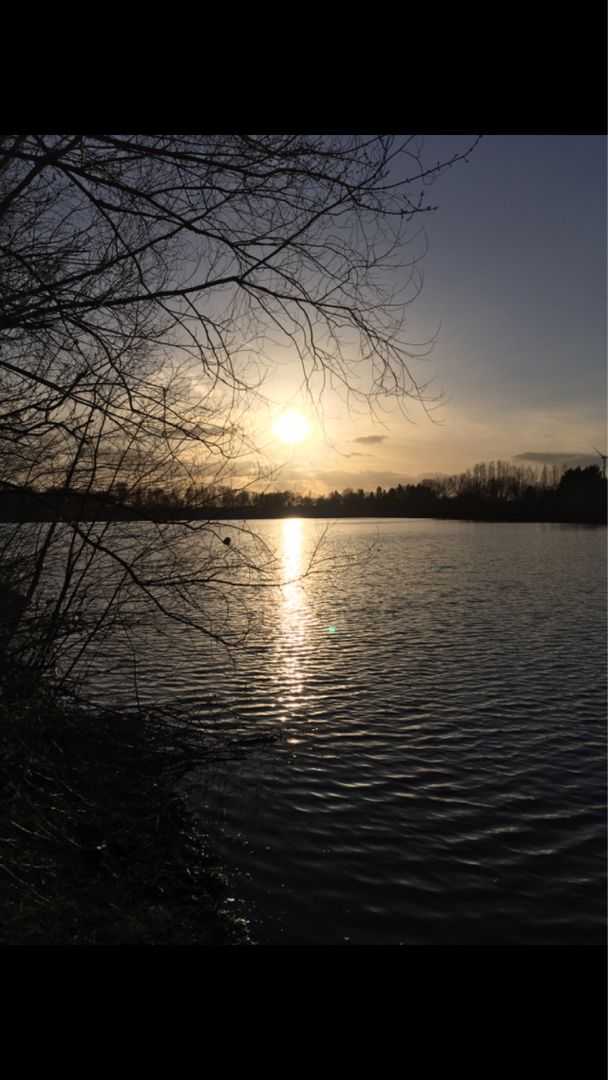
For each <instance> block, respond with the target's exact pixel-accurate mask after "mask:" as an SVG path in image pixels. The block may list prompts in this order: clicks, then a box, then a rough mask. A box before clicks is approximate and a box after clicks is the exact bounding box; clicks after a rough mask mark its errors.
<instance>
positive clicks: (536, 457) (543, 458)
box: [513, 450, 598, 465]
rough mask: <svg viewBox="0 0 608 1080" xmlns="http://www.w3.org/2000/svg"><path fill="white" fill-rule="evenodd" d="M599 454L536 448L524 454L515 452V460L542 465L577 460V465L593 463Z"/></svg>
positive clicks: (564, 463) (567, 462) (562, 463)
mask: <svg viewBox="0 0 608 1080" xmlns="http://www.w3.org/2000/svg"><path fill="white" fill-rule="evenodd" d="M597 456H598V455H597V454H570V453H568V451H567V450H558V451H557V452H555V451H551V453H541V452H537V451H536V450H526V451H524V453H523V454H513V459H514V460H515V461H537V462H539V463H540V464H541V465H567V464H570V463H572V462H576V464H577V465H582V464H592V463H593V462H594V461H595V459H596V457H597Z"/></svg>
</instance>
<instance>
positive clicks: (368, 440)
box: [353, 435, 386, 446]
mask: <svg viewBox="0 0 608 1080" xmlns="http://www.w3.org/2000/svg"><path fill="white" fill-rule="evenodd" d="M385 439H386V435H359V436H358V437H357V438H356V439H353V442H358V443H364V444H365V445H366V446H372V445H373V444H374V443H382V442H384V440H385Z"/></svg>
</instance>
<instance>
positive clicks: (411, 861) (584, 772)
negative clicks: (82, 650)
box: [140, 519, 606, 945]
mask: <svg viewBox="0 0 608 1080" xmlns="http://www.w3.org/2000/svg"><path fill="white" fill-rule="evenodd" d="M255 528H256V529H259V530H262V531H263V532H264V535H265V536H266V537H267V538H268V539H269V540H271V541H272V542H276V544H277V545H278V547H279V550H280V553H281V558H282V561H283V569H284V572H285V577H287V578H295V577H297V576H298V574H299V573H301V571H302V570H303V569H304V567H305V565H306V556H307V552H308V550H309V549H310V548H311V546H312V545H313V544H314V543H315V540H316V539H317V537H318V534H319V528H320V524H319V522H316V521H314V520H313V521H311V520H308V521H306V520H304V521H297V520H291V519H290V520H285V521H272V522H263V523H259V524H256V526H255ZM605 543H606V533H605V530H604V529H602V528H594V527H585V526H577V525H554V524H550V525H549V524H495V523H475V522H445V521H431V520H409V521H403V520H401V521H381V522H370V521H368V520H357V521H342V522H338V523H336V524H335V525H333V526H332V528H331V531H330V534H329V537H328V538H326V540H325V547H324V553H325V554H329V555H331V553H332V552H336V553H342V552H343V551H344V550H345V549H346V548H349V547H353V548H356V549H358V550H360V549H361V548H362V546H363V547H367V546H373V549H374V550H373V552H371V554H370V555H369V557H368V558H367V559H366V560H364V561H363V562H362V563H360V564H358V565H356V566H354V567H353V568H351V570H350V571H348V570H347V571H345V572H342V573H335V574H333V575H330V576H329V577H327V576H323V575H320V576H314V575H313V576H311V577H308V578H306V579H305V580H303V581H302V582H300V583H292V584H289V585H287V586H286V587H284V588H283V589H282V590H281V591H280V592H265V593H263V594H261V595H260V596H257V595H256V594H252V596H251V598H250V603H251V605H252V607H253V608H254V613H255V616H256V630H255V632H254V633H253V635H252V637H251V638H250V642H249V648H248V649H246V650H245V651H244V652H243V653H242V655H241V656H240V658H239V660H238V665H237V669H236V671H232V670H231V669H230V668H229V666H228V665H227V664H225V662H224V661H223V660H222V658H221V657H218V654H217V653H216V652H213V651H212V650H211V649H209V648H207V647H205V646H203V645H201V643H200V642H199V641H198V640H194V639H193V638H192V637H191V636H189V635H188V634H187V633H186V632H185V631H184V629H183V628H180V629H176V630H175V636H174V638H173V639H169V640H167V641H166V643H165V645H164V647H163V649H161V650H160V651H159V650H158V648H157V649H156V650H155V652H154V656H153V657H150V660H149V663H148V665H147V666H146V665H144V668H143V669H142V671H141V673H140V679H141V680H142V682H146V681H147V684H148V685H149V686H150V687H152V688H154V687H156V689H157V690H158V689H159V688H162V691H163V693H164V694H165V695H166V696H168V697H172V696H173V697H181V698H182V699H184V700H187V701H189V702H190V703H191V704H196V701H197V697H200V696H201V695H205V694H207V693H208V692H209V688H210V685H211V687H212V688H213V689H214V690H218V691H219V690H221V691H222V693H223V695H224V696H225V698H227V699H228V700H229V701H230V702H232V703H233V705H234V707H235V708H237V709H238V711H239V712H240V714H241V715H242V716H243V718H244V719H245V720H247V721H248V722H249V723H250V724H251V725H253V724H254V723H264V724H266V725H270V726H271V727H272V728H273V729H274V730H278V731H279V732H280V739H279V740H278V741H277V742H276V743H275V744H274V745H273V746H272V747H269V748H265V749H263V750H259V751H257V752H254V753H252V754H251V755H250V756H249V757H248V758H247V759H246V760H245V761H241V762H238V763H236V764H235V765H234V766H233V767H231V769H230V770H226V769H225V768H223V767H222V768H217V769H215V771H214V772H213V773H212V774H211V775H210V774H209V773H207V772H206V773H205V774H204V775H201V776H198V777H197V776H195V777H192V778H191V779H192V781H193V784H192V789H191V790H192V799H193V805H194V806H195V808H196V809H197V811H199V812H200V813H201V814H203V815H204V817H205V819H206V820H207V819H209V818H210V817H211V819H212V820H213V821H214V822H215V826H216V829H217V837H216V847H218V848H219V852H220V855H221V857H222V859H223V861H224V863H225V865H226V869H227V872H228V875H229V878H230V898H231V899H230V903H232V904H233V905H234V908H235V910H237V911H238V912H239V913H240V914H243V915H245V916H246V917H247V918H248V919H249V921H250V925H251V932H252V936H253V938H254V940H255V941H257V942H259V943H260V944H296V945H311V944H312V945H339V944H348V943H351V944H386V945H399V944H404V945H415V944H462V945H471V944H473V945H475V944H479V945H489V944H550V943H562V942H577V943H598V942H601V941H602V940H603V936H604V933H605V902H604V899H605V856H606V846H605V840H606V830H605V810H604V804H605V779H606V776H605V718H606V712H605V708H606V706H605V697H606V695H605V656H606V651H605V650H606V616H605V595H606V593H605Z"/></svg>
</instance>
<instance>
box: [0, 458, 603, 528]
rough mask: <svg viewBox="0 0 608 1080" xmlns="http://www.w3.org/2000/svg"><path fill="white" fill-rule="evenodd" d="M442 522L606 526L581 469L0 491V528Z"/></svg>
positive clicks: (599, 490)
mask: <svg viewBox="0 0 608 1080" xmlns="http://www.w3.org/2000/svg"><path fill="white" fill-rule="evenodd" d="M293 514H297V515H299V516H301V517H329V518H336V517H443V518H473V519H482V520H488V521H581V522H605V521H606V478H605V477H604V476H603V475H602V472H601V470H600V469H599V468H598V467H597V466H596V465H590V466H588V467H586V468H580V467H577V468H570V469H565V470H564V469H563V468H561V469H558V468H553V469H552V470H551V471H549V470H548V469H547V468H544V469H543V470H542V472H538V471H536V470H534V469H532V468H530V467H526V466H521V465H512V464H510V463H509V462H503V461H496V462H494V461H492V462H490V463H489V464H487V465H486V464H480V465H475V467H474V468H473V469H472V470H468V471H467V472H465V473H460V474H458V475H455V476H449V477H439V478H434V479H429V480H424V481H423V482H422V483H418V484H397V486H396V487H390V488H388V489H385V488H382V487H377V488H376V490H375V491H363V490H362V489H361V488H359V489H358V490H357V491H355V490H353V489H352V488H346V489H344V490H343V491H332V492H331V493H330V494H329V495H319V496H313V495H300V494H297V493H296V492H293V491H264V492H259V491H252V490H249V489H241V490H234V489H232V488H228V487H222V488H217V487H214V488H209V487H204V486H201V487H197V486H194V485H193V486H191V487H189V488H187V489H185V490H184V491H181V492H180V491H177V490H174V489H169V490H167V489H165V488H162V487H152V488H149V489H145V490H144V489H141V488H134V489H129V488H128V486H127V485H126V484H116V485H114V487H113V488H112V489H111V490H109V491H87V492H83V491H78V490H73V489H69V488H53V489H49V490H45V491H36V490H35V489H33V488H28V489H25V490H19V491H16V490H13V491H6V490H5V491H0V521H48V520H56V519H64V520H81V521H91V520H100V521H108V520H137V519H141V518H152V519H154V520H171V519H178V518H182V519H184V518H189V519H200V518H207V517H208V518H269V517H286V516H289V515H293Z"/></svg>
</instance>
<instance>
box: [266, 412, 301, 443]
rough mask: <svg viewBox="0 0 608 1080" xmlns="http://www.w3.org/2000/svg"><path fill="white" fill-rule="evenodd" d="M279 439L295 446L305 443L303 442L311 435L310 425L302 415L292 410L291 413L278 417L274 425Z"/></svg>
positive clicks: (273, 427) (273, 428)
mask: <svg viewBox="0 0 608 1080" xmlns="http://www.w3.org/2000/svg"><path fill="white" fill-rule="evenodd" d="M272 430H273V431H274V433H275V435H276V437H277V439H280V440H281V442H284V443H289V444H290V445H294V444H295V443H300V442H303V440H304V439H305V438H306V437H307V436H308V435H309V434H310V424H309V423H308V420H306V418H305V417H304V416H302V413H299V412H296V411H295V410H294V409H290V411H289V412H285V413H283V414H282V416H279V417H277V419H276V420H275V421H274V423H273V425H272Z"/></svg>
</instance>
